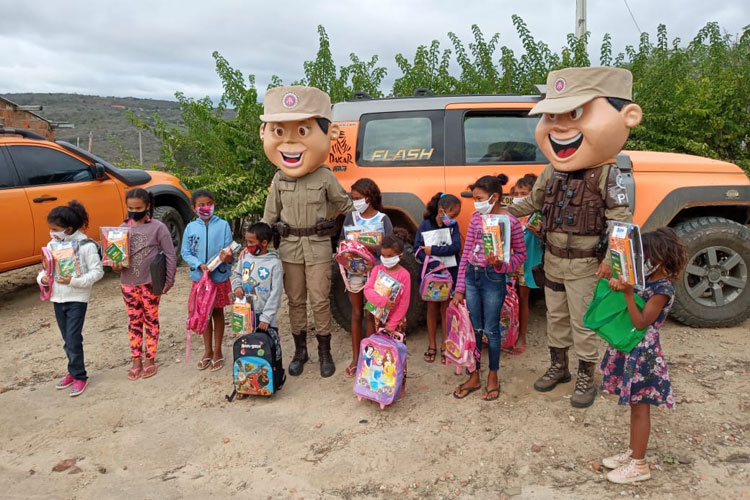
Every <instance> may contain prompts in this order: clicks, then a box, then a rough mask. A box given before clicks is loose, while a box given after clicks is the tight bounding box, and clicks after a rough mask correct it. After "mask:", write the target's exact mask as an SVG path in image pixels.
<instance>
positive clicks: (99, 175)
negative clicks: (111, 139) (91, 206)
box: [94, 163, 107, 181]
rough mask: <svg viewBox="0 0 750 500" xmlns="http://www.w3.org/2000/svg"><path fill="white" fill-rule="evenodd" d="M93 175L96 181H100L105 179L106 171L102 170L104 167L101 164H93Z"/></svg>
mask: <svg viewBox="0 0 750 500" xmlns="http://www.w3.org/2000/svg"><path fill="white" fill-rule="evenodd" d="M94 175H95V176H96V180H98V181H100V180H102V179H106V178H107V171H106V170H105V169H104V165H102V164H101V163H95V164H94Z"/></svg>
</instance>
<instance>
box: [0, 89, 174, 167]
mask: <svg viewBox="0 0 750 500" xmlns="http://www.w3.org/2000/svg"><path fill="white" fill-rule="evenodd" d="M2 95H3V97H6V98H8V99H10V100H11V101H13V102H15V103H16V104H22V105H29V104H38V105H41V106H43V109H42V111H40V112H39V114H40V115H42V116H43V117H45V118H47V119H49V120H51V121H54V122H66V123H72V124H73V125H75V128H72V129H69V128H59V129H57V131H56V134H57V139H58V140H63V141H68V142H71V143H73V144H75V143H76V140H80V146H81V147H83V148H86V147H88V140H89V131H92V132H93V148H92V151H93V152H94V153H95V154H97V155H99V156H101V157H102V158H104V159H105V160H107V161H109V162H111V163H116V162H117V161H119V160H121V159H122V158H123V154H122V152H121V149H120V147H122V148H124V149H125V150H126V151H127V152H128V153H130V155H132V156H133V158H135V159H136V161H138V129H136V128H135V127H134V126H133V125H132V124H131V123H130V121H129V120H128V114H127V112H128V111H132V112H133V113H134V114H135V115H137V116H138V117H140V118H143V119H144V120H146V121H147V122H149V123H153V118H152V117H153V115H154V113H158V114H159V116H160V117H161V118H162V119H163V120H164V121H165V122H167V123H168V124H171V125H177V126H180V125H183V122H182V119H181V117H180V106H179V104H178V103H177V102H176V101H160V100H156V99H136V98H134V97H98V96H90V95H79V94H36V93H34V94H31V93H29V94H2ZM159 156H160V142H159V141H158V140H157V139H156V138H154V136H152V135H151V134H149V133H148V132H144V133H143V164H144V165H146V166H147V167H148V166H150V165H153V164H155V163H156V164H161V161H160V158H159Z"/></svg>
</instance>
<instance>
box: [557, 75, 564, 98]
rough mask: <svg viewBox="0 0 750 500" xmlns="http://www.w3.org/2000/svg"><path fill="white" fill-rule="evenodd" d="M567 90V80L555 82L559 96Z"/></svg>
mask: <svg viewBox="0 0 750 500" xmlns="http://www.w3.org/2000/svg"><path fill="white" fill-rule="evenodd" d="M563 90H565V78H558V79H557V80H555V91H556V92H557V93H558V94H559V93H560V92H562V91H563Z"/></svg>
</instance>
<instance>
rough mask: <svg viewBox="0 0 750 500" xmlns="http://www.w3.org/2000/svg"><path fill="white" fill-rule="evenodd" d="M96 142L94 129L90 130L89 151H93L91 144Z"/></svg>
mask: <svg viewBox="0 0 750 500" xmlns="http://www.w3.org/2000/svg"><path fill="white" fill-rule="evenodd" d="M93 142H94V131H93V130H89V153H90V152H91V146H93Z"/></svg>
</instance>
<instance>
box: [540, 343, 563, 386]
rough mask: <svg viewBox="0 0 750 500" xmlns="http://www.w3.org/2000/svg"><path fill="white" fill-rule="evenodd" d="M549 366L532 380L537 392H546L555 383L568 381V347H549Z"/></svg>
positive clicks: (555, 384)
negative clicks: (538, 376) (534, 380)
mask: <svg viewBox="0 0 750 500" xmlns="http://www.w3.org/2000/svg"><path fill="white" fill-rule="evenodd" d="M549 358H550V366H549V368H547V372H546V373H545V374H544V375H542V376H541V377H540V378H539V379H537V381H536V382H534V389H536V390H537V391H539V392H548V391H551V390H552V389H554V388H555V387H556V386H557V384H561V383H564V382H570V380H571V377H570V371H569V370H568V348H567V347H565V348H560V347H550V348H549Z"/></svg>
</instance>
